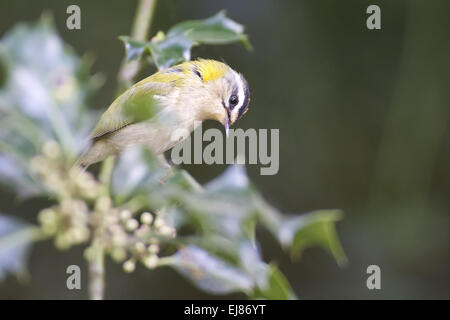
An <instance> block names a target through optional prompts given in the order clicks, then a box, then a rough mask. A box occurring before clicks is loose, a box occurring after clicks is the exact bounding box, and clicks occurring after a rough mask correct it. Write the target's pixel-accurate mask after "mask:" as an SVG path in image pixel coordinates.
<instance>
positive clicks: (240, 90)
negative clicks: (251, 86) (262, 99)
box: [233, 71, 245, 111]
mask: <svg viewBox="0 0 450 320" xmlns="http://www.w3.org/2000/svg"><path fill="white" fill-rule="evenodd" d="M234 77H235V79H236V82H237V84H238V98H239V102H238V104H237V106H236V107H235V108H234V110H236V111H237V110H239V109H240V108H241V107H242V105H243V104H244V99H245V92H244V83H243V82H242V79H241V76H240V75H239V74H238V73H237V72H236V71H234ZM234 110H233V111H234Z"/></svg>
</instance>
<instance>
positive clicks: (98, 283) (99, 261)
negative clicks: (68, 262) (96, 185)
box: [88, 157, 114, 300]
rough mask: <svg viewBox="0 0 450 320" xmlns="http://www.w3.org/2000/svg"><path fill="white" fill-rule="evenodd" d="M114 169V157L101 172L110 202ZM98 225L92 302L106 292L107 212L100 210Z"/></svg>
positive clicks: (91, 267) (91, 260) (91, 279)
mask: <svg viewBox="0 0 450 320" xmlns="http://www.w3.org/2000/svg"><path fill="white" fill-rule="evenodd" d="M113 168H114V157H109V158H107V159H106V160H105V161H103V163H102V168H101V171H100V181H101V182H102V184H103V186H104V195H103V196H102V197H105V198H106V199H107V200H108V201H109V199H110V192H109V188H110V183H111V174H112V170H113ZM97 213H98V214H99V217H98V223H97V225H96V226H95V229H94V236H93V240H92V246H91V248H90V250H91V251H90V253H91V254H90V255H89V259H88V262H89V298H90V299H91V300H102V299H103V298H104V292H105V248H104V243H103V239H104V237H103V235H104V221H105V217H104V215H105V214H107V212H104V211H103V210H99V211H98V212H97Z"/></svg>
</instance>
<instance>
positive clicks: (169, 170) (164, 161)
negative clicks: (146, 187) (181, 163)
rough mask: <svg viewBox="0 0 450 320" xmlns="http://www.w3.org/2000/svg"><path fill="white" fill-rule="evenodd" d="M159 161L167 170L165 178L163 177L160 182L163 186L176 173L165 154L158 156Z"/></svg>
mask: <svg viewBox="0 0 450 320" xmlns="http://www.w3.org/2000/svg"><path fill="white" fill-rule="evenodd" d="M157 159H158V161H159V162H160V164H161V165H162V166H163V167H164V168H166V169H167V172H166V174H165V175H164V177H162V178H161V179H160V180H159V182H161V183H162V184H163V183H165V182H166V181H167V179H169V178H170V177H172V176H173V175H174V171H173V169H172V166H171V165H170V164H169V162H168V161H167V159H166V157H165V156H164V153H161V154H159V155H158V156H157Z"/></svg>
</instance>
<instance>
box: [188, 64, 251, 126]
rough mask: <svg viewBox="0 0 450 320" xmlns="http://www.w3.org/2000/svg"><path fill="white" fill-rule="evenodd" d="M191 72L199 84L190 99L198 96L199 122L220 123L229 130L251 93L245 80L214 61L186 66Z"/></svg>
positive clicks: (241, 112)
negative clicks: (212, 121)
mask: <svg viewBox="0 0 450 320" xmlns="http://www.w3.org/2000/svg"><path fill="white" fill-rule="evenodd" d="M188 68H189V69H190V72H191V73H192V76H193V77H194V79H195V78H196V79H195V80H193V81H200V82H199V84H200V85H199V87H198V88H199V90H198V91H196V92H195V93H194V92H192V93H191V94H192V95H201V97H198V100H199V101H201V103H199V106H198V111H199V117H200V118H201V120H209V119H210V120H217V121H219V122H221V123H222V124H223V125H224V127H225V131H226V133H227V134H228V129H229V127H230V126H231V125H233V124H234V123H235V122H236V121H237V120H239V119H240V118H241V117H242V116H243V115H244V114H245V113H246V112H247V110H248V105H249V102H250V91H249V88H248V83H247V81H246V80H245V78H244V77H243V76H242V75H241V74H240V73H238V72H236V71H234V70H233V69H232V68H230V67H229V66H228V65H227V64H225V63H222V62H219V61H215V60H204V59H201V60H196V61H191V62H189V67H188Z"/></svg>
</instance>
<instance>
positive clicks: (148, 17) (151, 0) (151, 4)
mask: <svg viewBox="0 0 450 320" xmlns="http://www.w3.org/2000/svg"><path fill="white" fill-rule="evenodd" d="M156 2H157V0H140V1H139V4H138V7H137V10H136V16H135V17H134V24H133V30H132V32H131V37H132V38H133V39H135V40H138V41H146V40H147V33H148V31H149V29H150V26H151V23H152V19H153V12H154V10H155V6H156ZM138 71H139V61H138V60H133V61H130V62H128V63H126V60H124V62H123V63H122V66H121V68H120V70H119V74H118V81H119V89H120V90H121V91H122V90H124V89H126V88H128V87H129V86H131V85H132V83H133V78H134V77H135V76H136V74H137V72H138Z"/></svg>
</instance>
